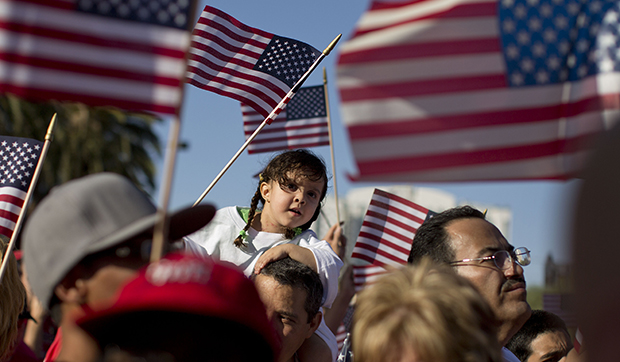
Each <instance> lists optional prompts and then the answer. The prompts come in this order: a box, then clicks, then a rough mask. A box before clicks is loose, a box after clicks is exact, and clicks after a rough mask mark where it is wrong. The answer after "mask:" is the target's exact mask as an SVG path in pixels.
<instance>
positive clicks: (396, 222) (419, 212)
mask: <svg viewBox="0 0 620 362" xmlns="http://www.w3.org/2000/svg"><path fill="white" fill-rule="evenodd" d="M434 214H435V213H434V212H432V211H430V210H428V209H427V208H425V207H422V206H420V205H418V204H416V203H414V202H412V201H409V200H407V199H404V198H402V197H400V196H396V195H394V194H390V193H388V192H385V191H382V190H379V189H375V192H374V193H373V195H372V198H371V200H370V205H369V206H368V210H367V211H366V215H365V216H364V220H363V222H362V228H361V230H360V233H359V236H358V237H357V241H356V243H355V247H354V248H353V253H352V254H351V259H352V261H353V263H354V267H353V275H354V278H355V287H356V290H358V291H359V290H361V289H362V288H363V287H364V286H365V285H366V284H371V283H372V281H373V280H374V279H376V278H377V277H379V276H380V275H381V274H383V273H385V271H386V267H387V268H389V267H390V266H395V267H398V266H400V265H403V264H406V263H407V258H408V257H409V251H410V250H411V243H412V242H413V237H414V236H415V233H416V231H417V230H418V227H420V225H422V223H423V222H424V220H426V219H427V218H430V217H432V216H433V215H434Z"/></svg>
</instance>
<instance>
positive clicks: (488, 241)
mask: <svg viewBox="0 0 620 362" xmlns="http://www.w3.org/2000/svg"><path fill="white" fill-rule="evenodd" d="M446 232H447V233H448V239H449V243H450V246H451V247H452V248H453V250H454V253H455V255H456V256H457V257H458V256H460V255H462V254H467V255H466V256H464V257H471V258H473V257H476V256H479V255H482V254H485V253H487V252H492V251H497V250H510V249H512V245H510V244H509V243H508V241H506V239H505V238H504V236H503V235H502V233H501V232H500V231H499V229H497V227H495V225H493V224H491V223H490V222H488V221H486V220H484V219H480V218H466V219H458V220H454V221H452V222H450V223H448V224H447V225H446Z"/></svg>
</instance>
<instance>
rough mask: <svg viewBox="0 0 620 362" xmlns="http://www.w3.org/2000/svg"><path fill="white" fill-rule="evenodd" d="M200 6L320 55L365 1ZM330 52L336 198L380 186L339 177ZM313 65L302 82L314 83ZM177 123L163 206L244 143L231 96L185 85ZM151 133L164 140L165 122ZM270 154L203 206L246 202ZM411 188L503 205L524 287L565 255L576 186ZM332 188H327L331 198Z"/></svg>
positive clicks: (190, 198)
mask: <svg viewBox="0 0 620 362" xmlns="http://www.w3.org/2000/svg"><path fill="white" fill-rule="evenodd" d="M207 4H208V5H210V6H213V7H216V8H218V9H220V10H222V11H224V12H226V13H228V14H230V15H232V16H233V17H235V18H237V19H238V20H239V21H241V22H243V23H245V24H246V25H249V26H252V27H256V28H260V29H262V30H265V31H268V32H271V33H274V34H277V35H281V36H286V37H290V38H294V39H297V40H301V41H304V42H306V43H309V44H311V45H313V46H314V47H315V48H317V49H319V50H323V49H324V48H325V47H326V46H327V45H328V44H329V43H330V42H331V41H332V40H333V39H334V38H335V37H336V36H337V35H338V34H339V33H342V34H343V39H342V40H341V43H342V42H344V41H346V40H347V39H348V38H349V36H350V34H351V32H352V31H353V29H354V26H355V23H356V22H357V20H358V19H359V17H360V16H361V15H362V13H363V12H364V11H365V10H366V9H367V7H368V6H369V4H370V2H369V1H366V0H315V1H296V0H287V1H284V0H262V1H247V0H209V1H201V2H200V4H199V6H198V8H199V9H198V14H197V16H198V15H199V13H200V12H201V11H202V8H204V6H205V5H207ZM337 53H338V48H336V49H335V51H334V52H332V54H331V55H330V56H328V57H327V58H326V59H325V60H324V61H323V62H322V63H321V66H320V68H322V67H325V68H326V70H327V75H328V82H329V93H330V94H329V96H330V108H331V112H332V122H333V125H332V127H333V133H334V149H335V155H336V166H337V170H336V177H337V182H338V192H339V194H342V195H344V194H345V193H346V192H347V191H349V190H351V189H352V188H356V187H369V186H377V187H380V186H381V185H378V184H369V183H352V182H350V181H349V180H348V178H347V177H346V175H347V174H351V173H356V168H355V162H354V159H353V157H352V154H351V151H350V147H349V140H348V136H347V133H346V129H345V127H344V125H343V123H342V121H341V118H340V112H339V97H338V92H337V88H336V82H335V81H336V60H337ZM320 68H319V69H318V70H317V71H315V72H314V74H313V75H312V76H311V77H310V79H308V81H307V82H306V83H305V85H307V86H309V85H319V84H322V71H321V69H320ZM181 119H182V126H181V127H182V128H181V137H180V138H181V141H183V142H187V143H188V145H189V147H188V148H187V149H186V150H181V151H180V152H179V154H178V156H177V159H176V167H175V174H174V180H173V184H172V192H171V204H170V206H171V209H177V208H179V207H181V206H185V205H188V204H193V203H194V202H195V201H196V200H197V199H198V197H199V196H200V195H201V194H202V192H203V191H204V190H205V189H206V187H207V186H208V185H209V184H210V183H211V181H212V180H213V179H214V178H215V177H216V175H217V174H218V173H219V172H220V170H221V169H222V168H223V167H224V165H226V163H227V162H228V161H229V160H230V159H231V157H232V156H233V155H234V154H235V153H236V152H237V150H238V149H239V148H240V147H241V145H242V144H243V142H244V137H243V122H242V119H241V111H240V106H239V102H237V101H235V100H233V99H231V98H226V97H222V96H219V95H216V94H214V93H210V92H206V91H203V90H200V89H197V88H195V87H193V86H186V88H185V98H184V105H183V110H182V115H181ZM159 130H160V132H161V134H162V141H163V142H164V143H165V142H166V141H167V132H168V124H166V125H165V126H164V127H161V128H160V129H159ZM313 151H314V152H316V153H318V154H319V155H321V156H322V157H323V158H324V159H325V160H326V161H327V162H328V163H329V160H330V152H329V147H326V146H325V147H318V148H315V149H313ZM270 156H271V155H270V154H258V155H248V154H247V152H244V153H243V154H242V155H241V156H240V157H239V159H238V160H237V161H236V162H235V163H234V164H233V165H232V167H231V168H230V169H229V170H228V172H227V173H226V174H225V175H224V176H223V177H222V179H221V180H220V181H219V182H218V183H217V185H216V186H215V187H214V188H213V190H212V191H211V192H210V193H209V194H208V195H207V196H206V198H205V201H204V202H207V203H212V204H214V205H216V206H217V207H224V206H229V205H248V204H249V202H250V199H251V197H252V194H253V192H254V189H255V185H256V180H255V179H253V178H252V175H254V174H256V173H257V172H258V171H259V170H260V169H261V168H262V167H263V166H264V165H265V164H266V163H267V162H268V160H269V158H270ZM161 169H163V160H162V162H161V164H160V170H161ZM159 180H161V175H160V176H159ZM413 185H414V186H423V187H434V188H439V189H441V190H445V191H447V192H450V193H452V194H454V195H455V196H456V198H457V200H475V201H477V202H481V203H489V204H494V205H498V206H504V207H509V208H510V209H511V210H512V213H513V224H512V230H511V235H506V237H507V238H508V239H509V242H511V243H512V244H513V245H515V246H526V247H528V248H529V249H531V250H532V251H533V262H532V265H531V266H529V267H528V268H527V269H526V279H527V280H528V282H529V283H530V284H537V285H541V284H542V283H543V282H544V274H543V273H544V261H545V259H546V257H547V255H548V254H551V255H553V257H554V259H556V260H557V261H561V262H565V261H567V260H568V259H569V257H570V247H569V245H568V238H569V234H568V231H569V229H570V227H571V224H572V222H571V203H572V199H573V194H574V191H575V190H576V188H577V187H578V185H579V181H571V182H550V181H549V182H534V181H528V182H495V183H489V182H486V183H436V184H432V183H415V184H413ZM330 186H331V185H330ZM333 191H334V190H333V189H331V190H330V192H332V193H333ZM156 195H158V194H156Z"/></svg>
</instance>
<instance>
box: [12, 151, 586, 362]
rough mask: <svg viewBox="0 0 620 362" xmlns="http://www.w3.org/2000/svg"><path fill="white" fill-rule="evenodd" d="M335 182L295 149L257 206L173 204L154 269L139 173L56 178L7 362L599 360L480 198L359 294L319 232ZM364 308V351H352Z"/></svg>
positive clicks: (269, 173) (432, 227) (268, 176)
mask: <svg viewBox="0 0 620 362" xmlns="http://www.w3.org/2000/svg"><path fill="white" fill-rule="evenodd" d="M327 189H328V175H327V172H326V169H325V165H324V163H323V161H322V160H320V159H319V158H318V157H316V156H315V155H314V154H313V153H311V152H309V151H306V150H294V151H286V152H282V153H280V154H278V155H277V156H275V157H274V158H273V159H272V161H271V162H270V163H269V164H268V165H267V166H266V167H265V169H264V170H263V171H262V173H261V174H260V176H259V180H258V185H257V189H256V193H255V195H254V197H253V198H252V200H251V202H250V206H249V207H238V206H231V207H226V208H223V209H220V210H217V212H216V210H215V208H214V207H213V206H211V205H206V204H203V205H198V206H195V207H188V208H185V209H182V210H180V211H177V212H174V213H170V215H168V216H167V224H168V225H169V228H168V240H169V242H167V243H166V244H165V245H164V248H163V249H164V250H163V251H164V254H165V256H164V257H162V258H161V259H159V260H156V261H153V262H150V258H151V254H152V248H153V246H154V245H153V243H152V239H153V234H154V229H155V224H156V223H157V222H158V217H157V212H156V211H157V210H156V207H155V205H154V204H153V203H152V201H151V200H150V198H149V197H148V196H147V195H146V194H145V193H143V192H142V191H141V190H139V189H138V188H137V187H136V186H135V185H134V184H132V183H131V182H130V181H129V180H128V179H126V178H124V177H122V176H119V175H116V174H111V173H99V174H94V175H90V176H86V177H83V178H80V179H76V180H72V181H70V182H67V183H65V184H63V185H60V186H57V187H56V188H54V189H53V190H52V191H51V192H50V194H49V195H48V196H47V197H45V198H44V199H43V200H42V201H41V202H40V204H39V205H38V206H37V207H36V208H35V210H34V211H33V213H32V214H31V215H30V216H29V218H28V221H27V223H26V225H25V227H24V230H23V235H22V236H21V245H22V248H21V250H20V259H21V265H18V262H17V260H16V259H15V256H14V255H13V253H8V255H7V256H6V257H7V258H9V265H8V270H7V272H6V273H5V275H4V277H3V279H2V282H1V284H0V291H1V293H0V304H1V315H0V319H1V320H0V329H1V332H0V361H25V362H30V361H45V362H53V361H58V362H89V361H92V362H95V361H138V360H139V361H170V362H172V361H177V362H182V361H250V360H252V361H256V360H258V361H277V362H289V361H293V362H296V361H301V362H310V361H313V362H314V361H331V362H334V361H336V360H353V361H355V362H375V361H386V362H399V361H402V362H405V361H407V362H415V361H427V362H428V361H439V362H441V361H446V362H447V361H463V362H465V361H467V362H474V361H482V362H486V361H488V362H501V361H508V362H517V361H521V362H526V361H569V360H570V361H585V360H586V359H585V358H586V354H584V353H580V354H577V353H576V352H575V350H574V349H572V342H571V337H570V335H569V332H568V330H567V329H566V326H565V325H564V324H563V323H562V321H561V319H559V318H558V317H557V316H555V315H552V314H550V313H549V312H545V311H538V310H534V311H532V310H531V308H530V306H529V304H528V302H527V299H526V295H527V294H526V281H525V277H524V269H523V268H524V267H526V266H527V265H528V264H530V258H531V256H530V251H529V250H528V248H527V247H526V246H523V247H517V248H515V247H514V246H513V245H511V244H510V243H509V242H508V241H507V240H506V238H505V237H504V236H503V235H502V233H501V232H500V231H499V229H497V228H496V227H495V226H494V225H493V224H491V223H490V222H489V221H487V220H486V219H485V214H484V213H482V212H480V211H479V210H476V209H474V208H472V207H470V206H461V207H456V208H452V209H448V210H446V211H444V212H441V213H439V214H437V215H435V216H433V217H432V218H430V219H428V220H427V221H425V222H424V223H423V224H422V225H421V226H420V228H419V229H418V231H417V233H416V235H415V238H414V240H413V244H412V245H413V246H412V249H411V252H410V255H409V260H408V265H405V266H402V268H400V269H395V270H393V271H391V272H389V273H387V274H386V275H385V276H383V277H382V278H380V279H379V280H378V281H377V282H376V283H375V284H373V285H371V286H368V287H366V288H365V289H364V290H363V291H361V292H360V293H358V294H355V291H354V288H353V287H352V284H353V283H352V272H351V267H350V266H348V267H346V268H343V262H342V260H343V259H344V251H345V247H346V239H345V238H344V237H343V236H342V229H341V227H340V225H334V226H333V227H332V228H331V229H330V230H329V232H328V234H327V235H325V236H323V237H322V238H320V237H318V236H317V235H316V234H315V233H314V232H313V231H312V230H311V229H310V227H311V225H312V223H313V222H314V221H315V220H316V219H317V217H318V215H319V213H320V210H321V203H322V201H323V198H324V197H325V194H326V192H327ZM2 246H3V250H6V242H3V244H2ZM3 255H4V253H3ZM341 269H342V272H341ZM340 274H342V276H340ZM339 276H340V283H339ZM352 304H354V305H355V313H354V317H353V330H352V333H351V345H352V353H350V354H341V355H340V356H339V354H338V347H337V343H336V337H335V335H334V333H335V332H336V329H337V328H338V326H339V325H340V322H341V321H342V320H343V318H344V316H345V314H346V311H347V308H348V307H349V306H350V305H352ZM50 320H51V322H50ZM49 323H51V324H52V325H53V326H54V328H53V329H52V331H53V332H50V331H49V330H48V329H46V326H48V325H49ZM50 337H52V338H50ZM48 340H51V341H50V343H46V341H48ZM582 351H583V349H582Z"/></svg>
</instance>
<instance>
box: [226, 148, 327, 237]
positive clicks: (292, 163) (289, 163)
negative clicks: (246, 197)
mask: <svg viewBox="0 0 620 362" xmlns="http://www.w3.org/2000/svg"><path fill="white" fill-rule="evenodd" d="M291 175H293V176H295V177H304V178H307V179H308V180H310V181H319V180H321V179H323V180H325V185H324V186H323V190H321V196H320V198H319V203H318V205H317V207H316V210H315V212H314V215H312V218H311V219H310V221H308V222H307V223H305V224H303V225H301V226H300V229H301V230H306V229H308V228H309V227H310V225H312V223H313V222H314V221H315V220H316V219H317V218H318V217H319V214H320V213H321V205H322V202H323V199H324V198H325V194H327V169H326V168H325V163H324V162H323V160H322V159H320V158H319V157H318V156H316V155H315V154H314V153H312V152H310V151H308V150H305V149H298V150H292V151H285V152H282V153H280V154H279V155H277V156H276V157H274V158H273V159H271V161H270V162H269V164H267V167H265V169H264V170H263V171H262V172H261V174H260V177H259V181H258V186H257V187H256V192H255V193H254V196H253V197H252V201H251V202H250V213H249V215H248V221H247V223H246V225H245V227H244V228H243V231H244V232H247V231H248V230H249V229H250V226H251V225H252V221H254V217H255V216H256V208H257V207H258V203H259V202H260V203H262V204H263V205H264V204H265V200H264V199H263V195H262V193H261V190H260V187H261V184H262V183H263V182H269V181H275V182H277V183H278V184H280V185H287V184H289V183H291V180H290V178H289V176H291ZM284 235H285V237H286V238H287V239H292V238H294V237H295V231H294V230H293V229H288V228H287V229H286V230H285V232H284ZM234 243H235V246H237V247H241V246H242V245H243V237H242V236H241V235H240V236H238V237H237V238H236V239H235V241H234Z"/></svg>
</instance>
